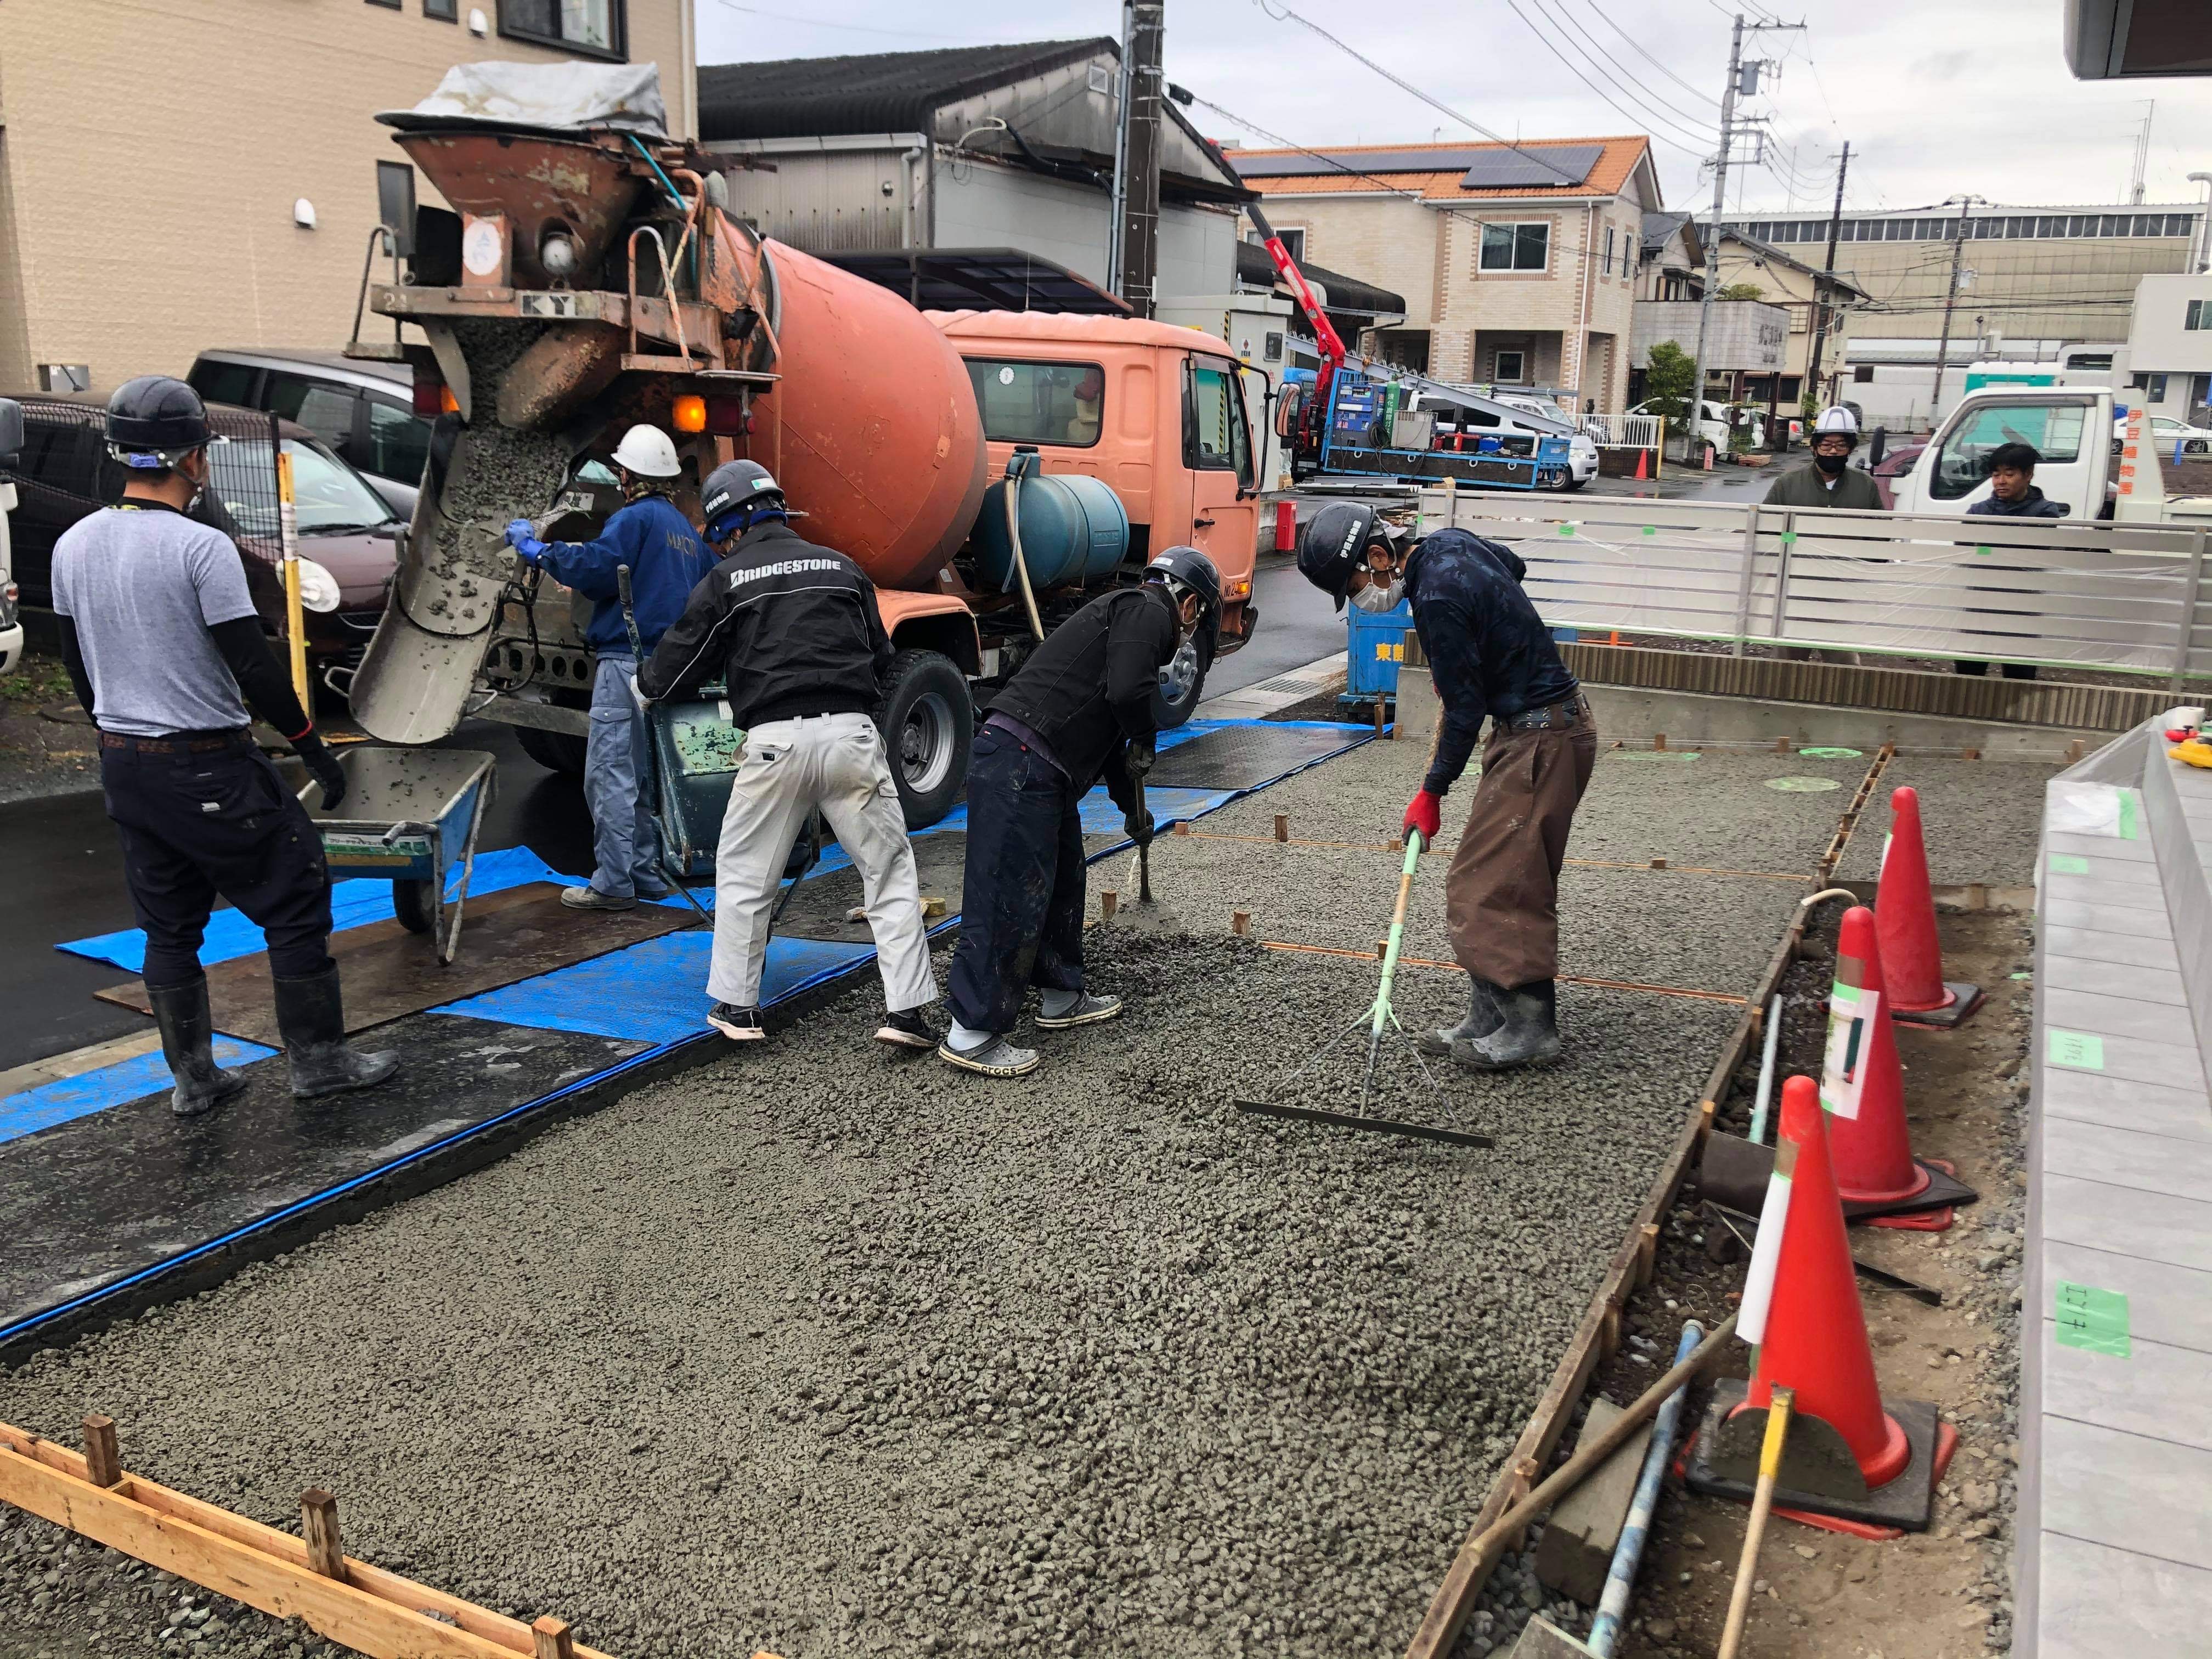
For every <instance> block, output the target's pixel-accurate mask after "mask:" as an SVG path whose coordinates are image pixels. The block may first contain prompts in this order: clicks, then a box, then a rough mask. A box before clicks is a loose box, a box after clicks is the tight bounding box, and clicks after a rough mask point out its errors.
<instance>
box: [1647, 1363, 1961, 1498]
mask: <svg viewBox="0 0 2212 1659" xmlns="http://www.w3.org/2000/svg"><path fill="white" fill-rule="evenodd" d="M1746 1387H1747V1385H1746V1384H1745V1383H1742V1382H1741V1381H1739V1380H1737V1379H1735V1378H1734V1377H1725V1378H1723V1379H1722V1380H1721V1381H1719V1382H1717V1383H1714V1384H1713V1399H1712V1404H1711V1406H1709V1407H1707V1408H1706V1410H1705V1420H1704V1421H1703V1422H1702V1423H1700V1424H1699V1427H1698V1434H1697V1438H1696V1439H1695V1440H1694V1441H1693V1442H1692V1443H1691V1446H1690V1449H1689V1454H1688V1456H1687V1458H1686V1460H1685V1462H1684V1466H1683V1479H1684V1480H1685V1481H1686V1483H1687V1484H1688V1486H1689V1488H1690V1490H1691V1491H1692V1492H1705V1493H1706V1494H1707V1495H1709V1496H1711V1497H1715V1498H1735V1499H1738V1500H1740V1501H1741V1502H1745V1503H1748V1502H1749V1501H1750V1499H1751V1493H1752V1488H1753V1486H1754V1485H1755V1484H1756V1483H1757V1480H1758V1472H1759V1441H1760V1439H1761V1438H1762V1436H1763V1431H1764V1429H1765V1422H1766V1413H1765V1412H1764V1411H1762V1410H1760V1409H1759V1408H1758V1407H1753V1406H1751V1405H1749V1404H1748V1403H1747V1401H1746V1400H1745V1397H1744V1395H1745V1390H1746ZM1882 1417H1883V1420H1884V1422H1885V1424H1886V1425H1887V1430H1888V1439H1889V1442H1890V1443H1889V1444H1887V1445H1885V1446H1884V1447H1883V1449H1882V1453H1881V1458H1880V1460H1879V1462H1877V1464H1876V1465H1875V1468H1876V1471H1877V1472H1880V1471H1881V1470H1883V1469H1887V1470H1888V1471H1889V1473H1888V1475H1887V1479H1885V1480H1882V1481H1881V1483H1880V1484H1879V1485H1875V1486H1869V1485H1868V1483H1867V1481H1866V1480H1865V1478H1864V1477H1863V1475H1862V1474H1860V1472H1859V1467H1858V1465H1857V1463H1856V1462H1854V1461H1853V1459H1852V1457H1851V1455H1850V1449H1849V1448H1848V1447H1846V1446H1845V1445H1844V1443H1843V1437H1841V1436H1840V1435H1838V1434H1837V1433H1836V1431H1834V1430H1833V1429H1832V1428H1829V1427H1828V1425H1826V1423H1824V1422H1822V1421H1821V1419H1819V1418H1816V1417H1811V1416H1809V1415H1793V1417H1792V1419H1791V1421H1790V1450H1789V1451H1786V1452H1785V1453H1784V1460H1783V1468H1782V1479H1781V1480H1780V1481H1779V1482H1778V1484H1777V1485H1776V1486H1775V1489H1774V1505H1775V1508H1776V1509H1777V1510H1790V1511H1793V1512H1794V1518H1800V1519H1804V1520H1807V1521H1812V1520H1813V1518H1814V1517H1815V1516H1832V1517H1834V1518H1836V1519H1838V1520H1841V1521H1846V1522H1855V1523H1857V1525H1860V1526H1865V1527H1875V1528H1895V1529H1896V1530H1897V1531H1899V1532H1925V1531H1927V1530H1928V1526H1929V1520H1930V1518H1931V1516H1932V1515H1933V1513H1934V1510H1935V1502H1936V1480H1937V1479H1938V1475H1937V1472H1936V1466H1937V1462H1938V1453H1939V1452H1940V1451H1942V1450H1943V1449H1944V1447H1943V1445H1942V1440H1943V1437H1944V1425H1942V1421H1941V1419H1939V1417H1938V1415H1937V1413H1936V1407H1935V1406H1933V1405H1932V1404H1930V1403H1929V1401H1925V1400H1885V1401H1883V1402H1882ZM1822 1431H1826V1432H1825V1433H1823V1432H1822ZM1801 1437H1802V1439H1801ZM1942 1461H1944V1462H1948V1458H1947V1459H1944V1460H1942Z"/></svg>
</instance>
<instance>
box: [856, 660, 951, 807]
mask: <svg viewBox="0 0 2212 1659" xmlns="http://www.w3.org/2000/svg"><path fill="white" fill-rule="evenodd" d="M885 681H886V686H887V689H886V690H884V700H883V701H882V702H880V703H878V704H877V706H876V729H877V730H878V731H879V732H882V733H883V734H884V750H885V751H886V752H887V753H888V755H889V756H890V763H891V776H892V778H893V779H894V780H895V781H896V782H897V784H898V792H899V805H900V806H901V807H902V808H903V809H904V811H905V813H906V827H907V828H908V829H927V828H928V827H929V826H930V825H931V824H933V823H936V822H937V821H938V820H939V818H941V817H944V816H945V814H946V813H947V812H950V811H951V810H952V806H953V803H954V802H956V801H957V800H958V799H960V792H961V790H962V789H963V787H965V786H966V784H967V781H968V756H969V750H971V749H972V748H973V747H974V745H975V699H974V698H973V697H971V696H969V692H968V677H967V676H966V675H964V674H963V673H962V672H961V671H960V668H959V665H957V663H955V662H954V661H953V660H952V659H951V658H950V657H948V656H946V655H945V653H943V652H941V651H902V652H900V653H897V654H896V656H894V657H893V658H892V659H891V665H890V673H889V674H888V675H886V676H885Z"/></svg>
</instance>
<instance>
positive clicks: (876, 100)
mask: <svg viewBox="0 0 2212 1659" xmlns="http://www.w3.org/2000/svg"><path fill="white" fill-rule="evenodd" d="M1114 51H1115V44H1114V42H1113V41H1112V40H1109V39H1107V38H1106V37H1104V36H1103V35H1101V36H1097V37H1094V38H1092V39H1091V40H1029V41H1023V42H1019V43H1017V44H1014V45H1010V46H952V47H945V48H940V49H936V50H932V51H928V52H865V53H859V54H854V55H851V56H847V57H842V58H780V59H778V60H776V61H775V62H773V63H764V64H701V65H700V66H699V136H700V137H701V138H702V139H703V140H705V141H706V142H708V143H714V142H715V141H716V140H719V139H726V138H793V137H827V136H829V135H831V134H835V133H846V132H916V131H927V128H928V126H929V120H930V116H931V114H932V113H933V112H934V111H935V110H936V109H937V108H938V107H939V106H940V105H944V104H949V103H951V102H954V101H955V100H958V99H962V98H969V97H973V96H974V95H975V94H977V93H979V92H986V91H988V90H989V89H990V88H993V87H1000V86H1004V85H1006V83H1007V82H1012V81H1020V80H1025V79H1027V78H1028V77H1029V76H1033V75H1042V74H1045V73H1046V72H1047V71H1048V70H1055V69H1058V68H1060V65H1062V64H1073V63H1076V62H1079V61H1080V60H1081V59H1083V58H1089V57H1091V56H1093V55H1095V54H1097V53H1098V52H1108V53H1111V52H1114Z"/></svg>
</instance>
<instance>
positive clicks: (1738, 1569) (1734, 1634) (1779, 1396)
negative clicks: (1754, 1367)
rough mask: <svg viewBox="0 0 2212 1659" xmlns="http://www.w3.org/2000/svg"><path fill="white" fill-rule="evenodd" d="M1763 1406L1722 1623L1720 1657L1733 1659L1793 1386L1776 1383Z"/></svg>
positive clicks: (1771, 1501)
mask: <svg viewBox="0 0 2212 1659" xmlns="http://www.w3.org/2000/svg"><path fill="white" fill-rule="evenodd" d="M1771 1400H1772V1403H1771V1405H1769V1406H1768V1407H1767V1408H1766V1434H1765V1438H1764V1439H1763V1440H1762V1441H1761V1443H1760V1444H1759V1484H1758V1485H1757V1486H1754V1487H1753V1488H1752V1493H1751V1519H1750V1521H1749V1522H1747V1524H1746V1525H1745V1527H1744V1532H1743V1554H1742V1555H1741V1558H1739V1559H1738V1560H1737V1562H1736V1564H1735V1589H1734V1590H1733V1591H1731V1592H1730V1594H1729V1610H1728V1621H1727V1623H1726V1624H1724V1625H1723V1626H1721V1649H1720V1659H1735V1656H1736V1651H1737V1650H1738V1649H1739V1648H1741V1646H1742V1644H1743V1621H1744V1620H1746V1619H1747V1618H1749V1617H1750V1616H1751V1586H1752V1582H1753V1569H1754V1568H1756V1567H1757V1566H1758V1565H1759V1542H1760V1541H1761V1540H1763V1539H1764V1538H1765V1536H1766V1517H1767V1515H1768V1514H1769V1513H1770V1512H1771V1510H1773V1508H1774V1482H1775V1478H1776V1477H1777V1476H1778V1474H1780V1473H1781V1470H1782V1447H1783V1443H1784V1440H1785V1439H1786V1438H1787V1437H1788V1436H1789V1433H1790V1407H1791V1406H1792V1405H1793V1404H1795V1403H1796V1393H1795V1391H1794V1390H1792V1389H1785V1388H1783V1387H1781V1386H1780V1385H1779V1384H1777V1385H1776V1387H1775V1388H1774V1389H1772V1390H1771Z"/></svg>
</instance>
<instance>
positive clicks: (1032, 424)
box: [927, 311, 1264, 673]
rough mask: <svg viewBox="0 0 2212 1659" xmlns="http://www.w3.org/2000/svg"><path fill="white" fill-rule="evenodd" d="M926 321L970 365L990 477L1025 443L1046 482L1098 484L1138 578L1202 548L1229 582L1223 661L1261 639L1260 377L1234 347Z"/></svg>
mask: <svg viewBox="0 0 2212 1659" xmlns="http://www.w3.org/2000/svg"><path fill="white" fill-rule="evenodd" d="M927 315H928V317H929V319H930V320H931V321H932V322H933V323H935V324H936V325H937V326H938V327H939V329H941V330H942V331H944V333H945V336H946V337H947V338H948V339H950V340H951V343H952V345H953V348H954V349H956V350H957V351H958V352H959V354H960V356H961V357H962V359H963V361H964V362H966V363H967V365H968V378H969V382H970V384H971V385H973V386H974V387H975V403H976V407H977V409H978V410H980V411H981V415H982V420H983V438H984V443H985V447H986V453H987V457H988V459H987V463H986V471H987V473H988V474H989V475H990V476H991V477H1001V476H1003V475H1004V473H1005V472H1006V466H1007V464H1008V463H1009V462H1010V461H1011V460H1012V458H1013V454H1014V451H1015V450H1016V448H1017V447H1022V448H1034V449H1036V452H1037V454H1038V465H1039V466H1040V467H1041V469H1042V471H1044V472H1046V473H1048V474H1049V473H1080V474H1084V475H1086V476H1088V477H1094V478H1097V480H1098V481H1099V482H1100V483H1103V484H1105V485H1106V486H1107V487H1108V488H1109V489H1112V490H1113V492H1114V494H1115V495H1116V496H1118V497H1119V498H1120V499H1121V505H1122V506H1123V507H1124V508H1125V509H1127V513H1128V515H1129V547H1128V553H1127V557H1126V559H1125V560H1124V564H1125V565H1126V566H1127V568H1129V569H1130V571H1131V572H1132V574H1133V572H1134V571H1135V570H1136V569H1139V568H1142V567H1143V565H1144V563H1145V562H1146V560H1147V559H1149V558H1150V557H1151V556H1152V554H1153V553H1155V552H1157V551H1158V550H1160V549H1162V548H1165V547H1175V546H1178V545H1188V546H1191V547H1195V548H1197V549H1198V550H1199V551H1200V552H1201V553H1204V554H1205V555H1206V556H1207V557H1209V558H1211V559H1212V561H1213V562H1214V565H1215V566H1216V568H1218V569H1219V570H1220V572H1221V599H1222V619H1221V649H1222V651H1223V652H1225V653H1226V652H1230V651H1234V650H1236V649H1237V648H1238V647H1241V646H1242V645H1243V643H1244V642H1245V641H1247V640H1249V639H1250V638H1251V637H1252V631H1253V629H1255V627H1256V626H1257V625H1258V623H1259V619H1260V618H1259V612H1258V611H1256V610H1255V609H1254V608H1253V605H1252V572H1253V567H1254V564H1255V560H1256V556H1257V550H1258V546H1259V539H1260V507H1259V501H1258V499H1257V496H1258V494H1259V488H1260V475H1259V458H1258V453H1257V450H1256V448H1255V441H1254V435H1253V432H1252V428H1251V421H1250V416H1249V412H1248V410H1249V406H1248V404H1247V400H1246V396H1245V392H1244V388H1243V377H1245V376H1249V375H1254V374H1259V373H1260V371H1257V370H1255V369H1252V368H1249V367H1248V366H1246V365H1244V364H1243V363H1240V362H1238V361H1237V356H1236V354H1235V352H1234V351H1233V350H1232V349H1231V348H1230V346H1229V343H1227V342H1226V341H1225V340H1219V339H1216V338H1214V337H1212V336H1211V335H1208V334H1203V333H1200V332H1199V331H1197V330H1195V329H1189V328H1176V327H1173V326H1171V325H1168V324H1166V323H1156V322H1148V321H1145V320H1143V319H1137V318H1131V317H1094V316H1081V315H1076V314H1073V313H1061V312H1042V311H952V312H941V311H933V312H930V313H927ZM1263 391H1264V388H1263ZM1200 672H1201V673H1202V672H1203V668H1202V666H1201V669H1200Z"/></svg>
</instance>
